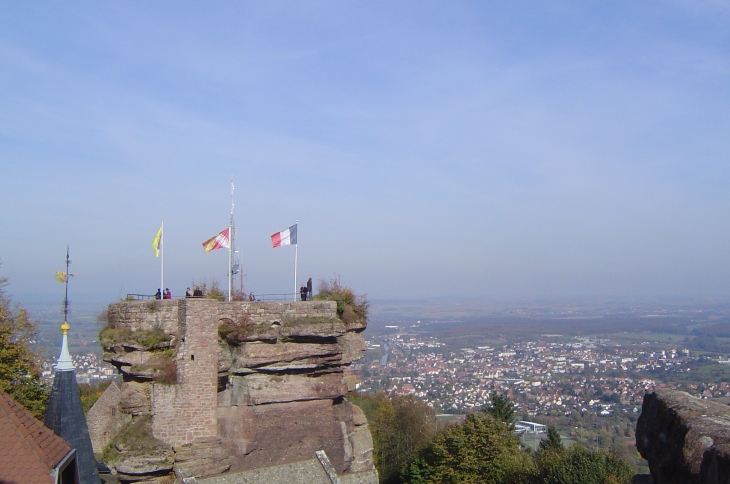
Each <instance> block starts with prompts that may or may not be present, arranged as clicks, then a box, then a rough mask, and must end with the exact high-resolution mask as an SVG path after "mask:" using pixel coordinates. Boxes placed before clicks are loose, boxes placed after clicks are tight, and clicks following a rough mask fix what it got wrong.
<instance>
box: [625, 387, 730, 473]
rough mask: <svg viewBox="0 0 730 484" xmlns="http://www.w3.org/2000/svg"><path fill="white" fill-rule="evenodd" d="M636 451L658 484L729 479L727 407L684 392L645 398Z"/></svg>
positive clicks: (660, 392) (729, 413) (657, 393)
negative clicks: (646, 462)
mask: <svg viewBox="0 0 730 484" xmlns="http://www.w3.org/2000/svg"><path fill="white" fill-rule="evenodd" d="M636 448H637V449H638V450H639V453H640V454H641V456H642V457H644V458H645V459H646V460H647V461H648V463H649V470H650V471H651V475H652V477H653V478H654V482H655V483H656V484H705V483H708V484H709V483H713V484H714V483H724V482H729V481H730V407H728V406H727V405H723V404H720V403H717V402H713V401H711V400H703V399H699V398H695V397H693V396H691V395H690V394H688V393H686V392H680V391H676V390H656V391H655V392H654V393H649V394H647V395H646V396H645V397H644V403H643V406H642V410H641V416H640V417H639V421H638V423H637V426H636Z"/></svg>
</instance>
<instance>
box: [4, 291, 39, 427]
mask: <svg viewBox="0 0 730 484" xmlns="http://www.w3.org/2000/svg"><path fill="white" fill-rule="evenodd" d="M7 285H8V280H7V278H4V277H2V278H0V388H2V389H3V391H5V392H6V393H7V394H9V395H10V396H12V397H13V398H14V399H15V400H16V401H17V402H18V403H20V404H21V405H23V406H24V407H25V408H26V409H27V410H28V411H29V412H31V413H32V414H33V415H34V416H35V417H36V418H38V419H39V420H43V414H44V413H45V409H46V403H47V401H48V393H49V388H48V385H45V384H43V383H42V382H41V379H40V373H41V372H40V365H39V361H40V357H39V356H38V354H37V353H36V352H35V351H33V349H32V347H31V345H32V343H33V341H34V340H35V337H36V326H35V323H34V322H33V321H31V320H30V319H28V312H27V311H26V310H25V309H23V308H22V307H20V306H18V305H15V306H14V305H13V304H12V301H11V299H10V296H9V295H8V294H7V292H6V287H7Z"/></svg>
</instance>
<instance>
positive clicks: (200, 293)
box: [155, 286, 203, 299]
mask: <svg viewBox="0 0 730 484" xmlns="http://www.w3.org/2000/svg"><path fill="white" fill-rule="evenodd" d="M185 297H203V291H201V290H200V286H195V291H193V292H190V288H187V290H186V291H185ZM155 299H172V293H171V292H170V288H168V287H166V288H165V292H162V290H161V289H160V288H158V289H157V292H156V293H155Z"/></svg>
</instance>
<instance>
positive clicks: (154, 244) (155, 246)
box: [152, 226, 162, 257]
mask: <svg viewBox="0 0 730 484" xmlns="http://www.w3.org/2000/svg"><path fill="white" fill-rule="evenodd" d="M161 245H162V226H160V229H159V230H158V231H157V235H155V238H154V240H153V241H152V248H153V249H155V257H160V246H161Z"/></svg>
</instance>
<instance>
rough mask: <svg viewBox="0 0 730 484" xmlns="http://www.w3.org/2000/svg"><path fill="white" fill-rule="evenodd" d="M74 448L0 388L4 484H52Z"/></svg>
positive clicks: (0, 465) (0, 450)
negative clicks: (51, 474) (60, 463)
mask: <svg viewBox="0 0 730 484" xmlns="http://www.w3.org/2000/svg"><path fill="white" fill-rule="evenodd" d="M69 452H71V446H70V445H69V444H68V443H66V441H65V440H63V439H62V438H61V437H59V436H57V435H56V434H54V433H53V431H52V430H51V429H49V428H48V427H46V426H45V425H43V424H42V423H41V422H39V421H38V420H36V419H35V418H34V417H33V416H32V415H31V414H30V413H28V411H27V410H25V408H23V406H22V405H20V404H19V403H18V402H16V401H15V400H13V399H12V398H11V397H10V396H9V395H7V394H6V393H5V392H3V391H2V390H1V389H0V482H2V483H8V484H20V483H23V484H26V483H28V484H35V483H38V484H40V483H43V484H48V483H52V482H53V478H52V477H51V476H50V473H51V471H52V470H53V468H54V467H56V465H58V463H59V462H61V461H62V460H63V458H64V457H66V455H68V453H69Z"/></svg>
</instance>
